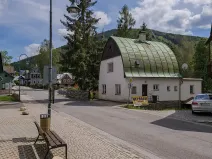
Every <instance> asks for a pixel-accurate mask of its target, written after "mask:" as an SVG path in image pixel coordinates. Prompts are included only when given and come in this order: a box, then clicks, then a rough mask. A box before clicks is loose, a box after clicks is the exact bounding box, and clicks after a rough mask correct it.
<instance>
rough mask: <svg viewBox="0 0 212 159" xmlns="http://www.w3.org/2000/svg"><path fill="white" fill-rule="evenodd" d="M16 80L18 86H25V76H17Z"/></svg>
mask: <svg viewBox="0 0 212 159" xmlns="http://www.w3.org/2000/svg"><path fill="white" fill-rule="evenodd" d="M18 80H19V81H20V85H22V86H23V85H25V84H26V82H25V76H19V78H18Z"/></svg>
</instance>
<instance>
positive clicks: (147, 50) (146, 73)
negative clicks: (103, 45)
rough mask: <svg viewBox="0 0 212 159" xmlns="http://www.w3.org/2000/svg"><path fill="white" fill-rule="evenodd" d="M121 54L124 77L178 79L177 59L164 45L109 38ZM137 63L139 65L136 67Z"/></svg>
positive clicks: (153, 42)
mask: <svg viewBox="0 0 212 159" xmlns="http://www.w3.org/2000/svg"><path fill="white" fill-rule="evenodd" d="M111 38H112V39H113V40H114V41H115V43H116V44H117V46H118V47H119V50H120V52H121V56H122V60H123V65H124V72H125V76H126V77H179V67H178V62H177V59H176V57H175V55H174V53H173V52H172V50H171V49H170V48H169V47H168V46H167V45H165V44H163V43H161V42H155V41H146V43H141V42H138V40H136V39H128V38H120V37H114V36H112V37H111ZM136 61H138V63H139V65H136V64H135V63H136Z"/></svg>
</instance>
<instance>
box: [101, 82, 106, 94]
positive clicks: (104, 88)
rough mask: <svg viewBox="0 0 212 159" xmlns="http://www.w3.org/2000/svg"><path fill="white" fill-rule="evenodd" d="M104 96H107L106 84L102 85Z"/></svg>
mask: <svg viewBox="0 0 212 159" xmlns="http://www.w3.org/2000/svg"><path fill="white" fill-rule="evenodd" d="M102 94H106V84H103V85H102Z"/></svg>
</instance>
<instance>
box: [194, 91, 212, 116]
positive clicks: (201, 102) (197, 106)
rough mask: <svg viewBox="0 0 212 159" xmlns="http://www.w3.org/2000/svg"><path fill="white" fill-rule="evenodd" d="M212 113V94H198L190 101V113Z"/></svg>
mask: <svg viewBox="0 0 212 159" xmlns="http://www.w3.org/2000/svg"><path fill="white" fill-rule="evenodd" d="M196 112H212V94H198V95H197V96H196V97H195V98H194V99H193V101H192V113H196Z"/></svg>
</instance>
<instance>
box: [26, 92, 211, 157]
mask: <svg viewBox="0 0 212 159" xmlns="http://www.w3.org/2000/svg"><path fill="white" fill-rule="evenodd" d="M24 93H26V94H28V95H30V96H31V97H33V98H34V99H35V100H37V101H38V102H42V103H47V102H48V100H47V98H48V92H47V91H43V90H28V89H27V90H25V91H24ZM109 105H110V106H109ZM112 105H115V103H112V102H79V101H71V100H70V99H66V98H64V97H62V96H60V95H56V103H55V104H54V105H53V106H52V108H53V109H54V110H56V111H61V112H64V113H67V114H70V115H72V116H74V117H76V118H78V119H80V120H82V121H84V122H86V123H88V124H90V125H92V126H94V127H96V128H98V129H101V130H103V131H105V132H107V133H109V134H111V135H113V136H115V137H118V138H120V139H122V140H125V141H127V142H129V143H131V144H133V145H136V146H138V147H139V148H142V149H145V150H147V151H149V152H151V153H153V154H155V155H157V156H158V157H161V158H166V159H209V158H212V134H211V133H212V127H208V126H203V125H199V124H193V123H188V122H184V121H180V120H175V119H171V118H161V117H159V116H156V115H150V114H147V113H142V112H138V111H132V110H127V109H122V108H116V107H112Z"/></svg>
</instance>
